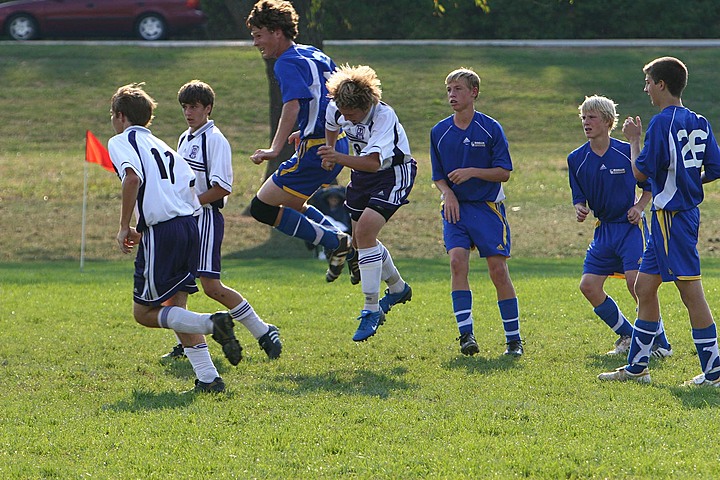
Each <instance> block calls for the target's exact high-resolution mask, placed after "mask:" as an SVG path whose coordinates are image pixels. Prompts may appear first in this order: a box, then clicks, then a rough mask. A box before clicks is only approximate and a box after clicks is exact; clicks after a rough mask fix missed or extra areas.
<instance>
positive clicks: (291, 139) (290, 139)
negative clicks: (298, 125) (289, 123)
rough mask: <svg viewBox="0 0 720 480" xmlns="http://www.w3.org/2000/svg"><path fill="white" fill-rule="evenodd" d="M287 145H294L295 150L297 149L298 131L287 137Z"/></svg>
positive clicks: (298, 144)
mask: <svg viewBox="0 0 720 480" xmlns="http://www.w3.org/2000/svg"><path fill="white" fill-rule="evenodd" d="M288 143H292V144H294V145H295V150H297V149H298V147H299V146H300V130H297V131H295V132H293V133H291V134H290V136H289V137H288Z"/></svg>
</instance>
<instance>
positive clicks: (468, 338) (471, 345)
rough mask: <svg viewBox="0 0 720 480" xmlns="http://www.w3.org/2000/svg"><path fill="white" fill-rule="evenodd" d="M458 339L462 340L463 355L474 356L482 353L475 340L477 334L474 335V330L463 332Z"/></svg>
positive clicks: (461, 349)
mask: <svg viewBox="0 0 720 480" xmlns="http://www.w3.org/2000/svg"><path fill="white" fill-rule="evenodd" d="M458 340H460V353H462V354H463V355H470V356H472V355H475V354H476V353H480V347H478V344H477V342H476V341H475V335H473V333H472V332H468V333H463V334H462V335H460V338H458Z"/></svg>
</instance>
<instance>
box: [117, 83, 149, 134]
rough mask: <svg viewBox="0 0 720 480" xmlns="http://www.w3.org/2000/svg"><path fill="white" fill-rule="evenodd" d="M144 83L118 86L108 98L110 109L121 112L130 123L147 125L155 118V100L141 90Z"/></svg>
mask: <svg viewBox="0 0 720 480" xmlns="http://www.w3.org/2000/svg"><path fill="white" fill-rule="evenodd" d="M144 85H145V83H130V84H127V85H123V86H122V87H120V88H118V89H117V91H116V92H115V94H114V95H113V96H112V99H111V100H110V110H111V111H112V112H113V114H115V113H122V114H123V115H125V117H126V118H127V119H128V121H129V122H130V123H131V124H132V125H140V126H142V127H147V126H149V125H150V124H151V123H152V119H153V118H155V116H154V115H153V112H154V111H155V108H156V107H157V102H156V101H155V100H153V98H152V97H151V96H150V95H148V93H147V92H146V91H145V90H143V86H144Z"/></svg>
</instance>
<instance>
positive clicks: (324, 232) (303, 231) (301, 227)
mask: <svg viewBox="0 0 720 480" xmlns="http://www.w3.org/2000/svg"><path fill="white" fill-rule="evenodd" d="M275 228H277V229H278V230H280V231H281V232H282V233H284V234H285V235H289V236H291V237H296V238H301V239H303V240H305V241H306V242H309V243H312V244H313V245H318V244H320V245H322V246H323V247H325V248H328V249H330V250H335V249H336V248H337V247H338V245H339V244H340V242H339V241H338V238H337V233H336V232H335V230H329V229H327V228H325V227H323V226H322V225H318V224H317V223H315V222H313V221H311V220H309V219H308V218H307V217H306V216H305V215H303V214H302V213H300V212H298V211H296V210H293V209H292V208H287V207H283V209H282V217H281V218H280V223H279V224H278V226H277V227H275Z"/></svg>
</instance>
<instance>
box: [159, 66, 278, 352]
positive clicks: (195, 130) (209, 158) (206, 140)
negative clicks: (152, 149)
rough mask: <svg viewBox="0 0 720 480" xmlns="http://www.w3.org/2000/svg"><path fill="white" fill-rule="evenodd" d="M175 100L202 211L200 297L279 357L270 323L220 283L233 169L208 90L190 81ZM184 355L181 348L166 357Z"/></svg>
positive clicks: (180, 148)
mask: <svg viewBox="0 0 720 480" xmlns="http://www.w3.org/2000/svg"><path fill="white" fill-rule="evenodd" d="M177 98H178V102H180V106H181V107H182V111H183V116H184V117H185V121H186V122H187V124H188V129H187V130H186V131H185V132H184V133H183V134H182V135H180V139H179V140H178V148H177V151H178V153H179V154H180V155H181V156H182V157H183V158H184V159H185V161H186V162H187V163H188V165H190V168H191V169H192V170H193V172H195V177H196V178H197V180H196V182H195V193H197V196H198V200H199V201H200V204H201V205H202V207H203V208H201V209H200V214H199V215H198V217H197V219H198V229H199V230H200V258H199V262H198V276H199V277H200V284H201V285H202V288H203V291H204V292H205V295H207V296H208V297H210V298H212V299H213V300H216V301H217V302H219V303H221V304H223V305H224V306H225V307H226V308H227V309H228V310H229V313H230V316H231V317H232V318H233V320H236V321H238V322H240V323H241V324H243V325H244V326H245V327H246V328H247V329H248V330H249V331H250V333H251V334H252V336H253V337H255V339H256V340H257V341H258V343H259V344H260V347H261V348H262V349H263V350H265V353H266V354H267V356H268V357H270V358H278V357H280V353H281V351H282V343H281V342H280V332H279V331H278V328H277V327H276V326H275V325H268V324H267V323H265V322H264V321H262V319H260V317H258V315H257V313H255V310H254V309H253V307H252V306H251V305H250V304H249V303H248V301H247V300H245V299H244V298H243V297H242V295H240V293H238V292H237V291H235V290H233V289H232V288H230V287H228V286H226V285H224V284H223V283H222V281H221V280H220V272H221V267H220V262H221V257H220V249H221V247H222V241H223V236H224V234H225V219H224V217H223V215H222V213H221V212H220V209H221V208H223V207H224V206H225V203H226V202H227V196H228V195H230V193H231V192H232V183H233V171H232V151H231V149H230V143H228V141H227V139H226V138H225V136H224V135H223V134H222V132H221V131H220V129H219V128H218V127H217V126H216V125H215V122H214V121H213V120H211V119H210V115H211V114H212V110H213V107H214V105H215V92H214V91H213V89H212V87H211V86H210V85H208V84H207V83H205V82H201V81H200V80H192V81H190V82H188V83H186V84H185V85H183V86H182V87H180V90H179V91H178V96H177ZM182 356H185V353H184V349H183V346H182V344H181V343H180V344H178V345H176V346H175V348H173V350H172V351H171V352H170V353H168V354H166V355H165V357H166V358H168V357H169V358H177V357H182Z"/></svg>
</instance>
